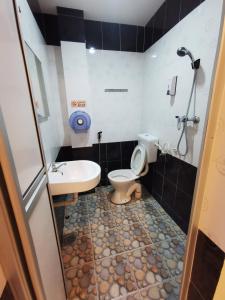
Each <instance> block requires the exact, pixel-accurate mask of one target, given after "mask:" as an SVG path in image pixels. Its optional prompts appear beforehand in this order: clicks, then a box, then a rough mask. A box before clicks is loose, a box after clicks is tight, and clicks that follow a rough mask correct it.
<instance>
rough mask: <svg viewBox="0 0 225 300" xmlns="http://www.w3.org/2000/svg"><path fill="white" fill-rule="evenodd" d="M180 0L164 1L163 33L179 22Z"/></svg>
mask: <svg viewBox="0 0 225 300" xmlns="http://www.w3.org/2000/svg"><path fill="white" fill-rule="evenodd" d="M181 1H182V0H167V1H166V18H165V32H167V31H169V30H170V29H171V28H172V27H174V26H175V25H176V24H177V23H178V22H179V20H180V9H181Z"/></svg>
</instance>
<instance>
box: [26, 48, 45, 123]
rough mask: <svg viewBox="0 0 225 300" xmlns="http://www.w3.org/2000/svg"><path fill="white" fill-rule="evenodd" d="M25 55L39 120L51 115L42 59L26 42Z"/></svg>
mask: <svg viewBox="0 0 225 300" xmlns="http://www.w3.org/2000/svg"><path fill="white" fill-rule="evenodd" d="M25 55H26V61H27V66H28V74H29V77H30V82H31V89H32V94H33V101H34V105H35V107H36V112H37V116H38V120H39V122H42V121H45V120H47V119H48V117H49V107H48V101H47V95H46V89H45V82H44V76H43V70H42V64H41V61H40V59H39V58H38V57H37V55H35V53H34V52H33V51H32V49H31V48H30V47H29V46H28V44H27V43H26V42H25Z"/></svg>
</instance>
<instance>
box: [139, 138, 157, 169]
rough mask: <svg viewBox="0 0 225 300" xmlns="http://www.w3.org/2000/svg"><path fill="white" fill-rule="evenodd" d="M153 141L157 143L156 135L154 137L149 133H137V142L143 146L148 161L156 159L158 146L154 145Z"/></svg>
mask: <svg viewBox="0 0 225 300" xmlns="http://www.w3.org/2000/svg"><path fill="white" fill-rule="evenodd" d="M155 143H158V138H157V137H155V136H153V135H151V134H149V133H140V134H138V144H142V145H144V146H145V148H146V151H147V159H148V163H152V162H156V161H157V151H158V148H157V146H156V145H155Z"/></svg>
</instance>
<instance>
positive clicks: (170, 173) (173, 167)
mask: <svg viewBox="0 0 225 300" xmlns="http://www.w3.org/2000/svg"><path fill="white" fill-rule="evenodd" d="M180 166H181V161H180V160H179V159H177V158H175V157H173V156H171V155H166V157H165V177H166V179H167V180H169V181H170V182H172V183H173V184H175V185H177V180H178V174H179V170H180Z"/></svg>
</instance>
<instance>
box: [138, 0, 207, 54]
mask: <svg viewBox="0 0 225 300" xmlns="http://www.w3.org/2000/svg"><path fill="white" fill-rule="evenodd" d="M203 1H205V0H166V1H165V2H164V3H163V4H162V6H161V7H160V8H159V10H158V11H157V12H156V13H155V15H154V16H153V17H152V18H151V19H150V20H149V22H148V23H147V24H146V26H145V42H144V51H146V50H147V49H148V48H149V47H151V46H152V45H153V44H154V43H155V42H156V41H158V40H159V39H160V38H161V37H162V36H163V35H164V34H165V33H166V32H168V31H169V30H170V29H171V28H172V27H173V26H175V25H176V24H177V23H178V22H179V21H180V20H181V19H182V18H184V17H185V16H186V15H187V14H189V13H190V12H191V11H192V10H193V9H195V8H196V7H197V6H198V5H199V4H201V3H202V2H203Z"/></svg>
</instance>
